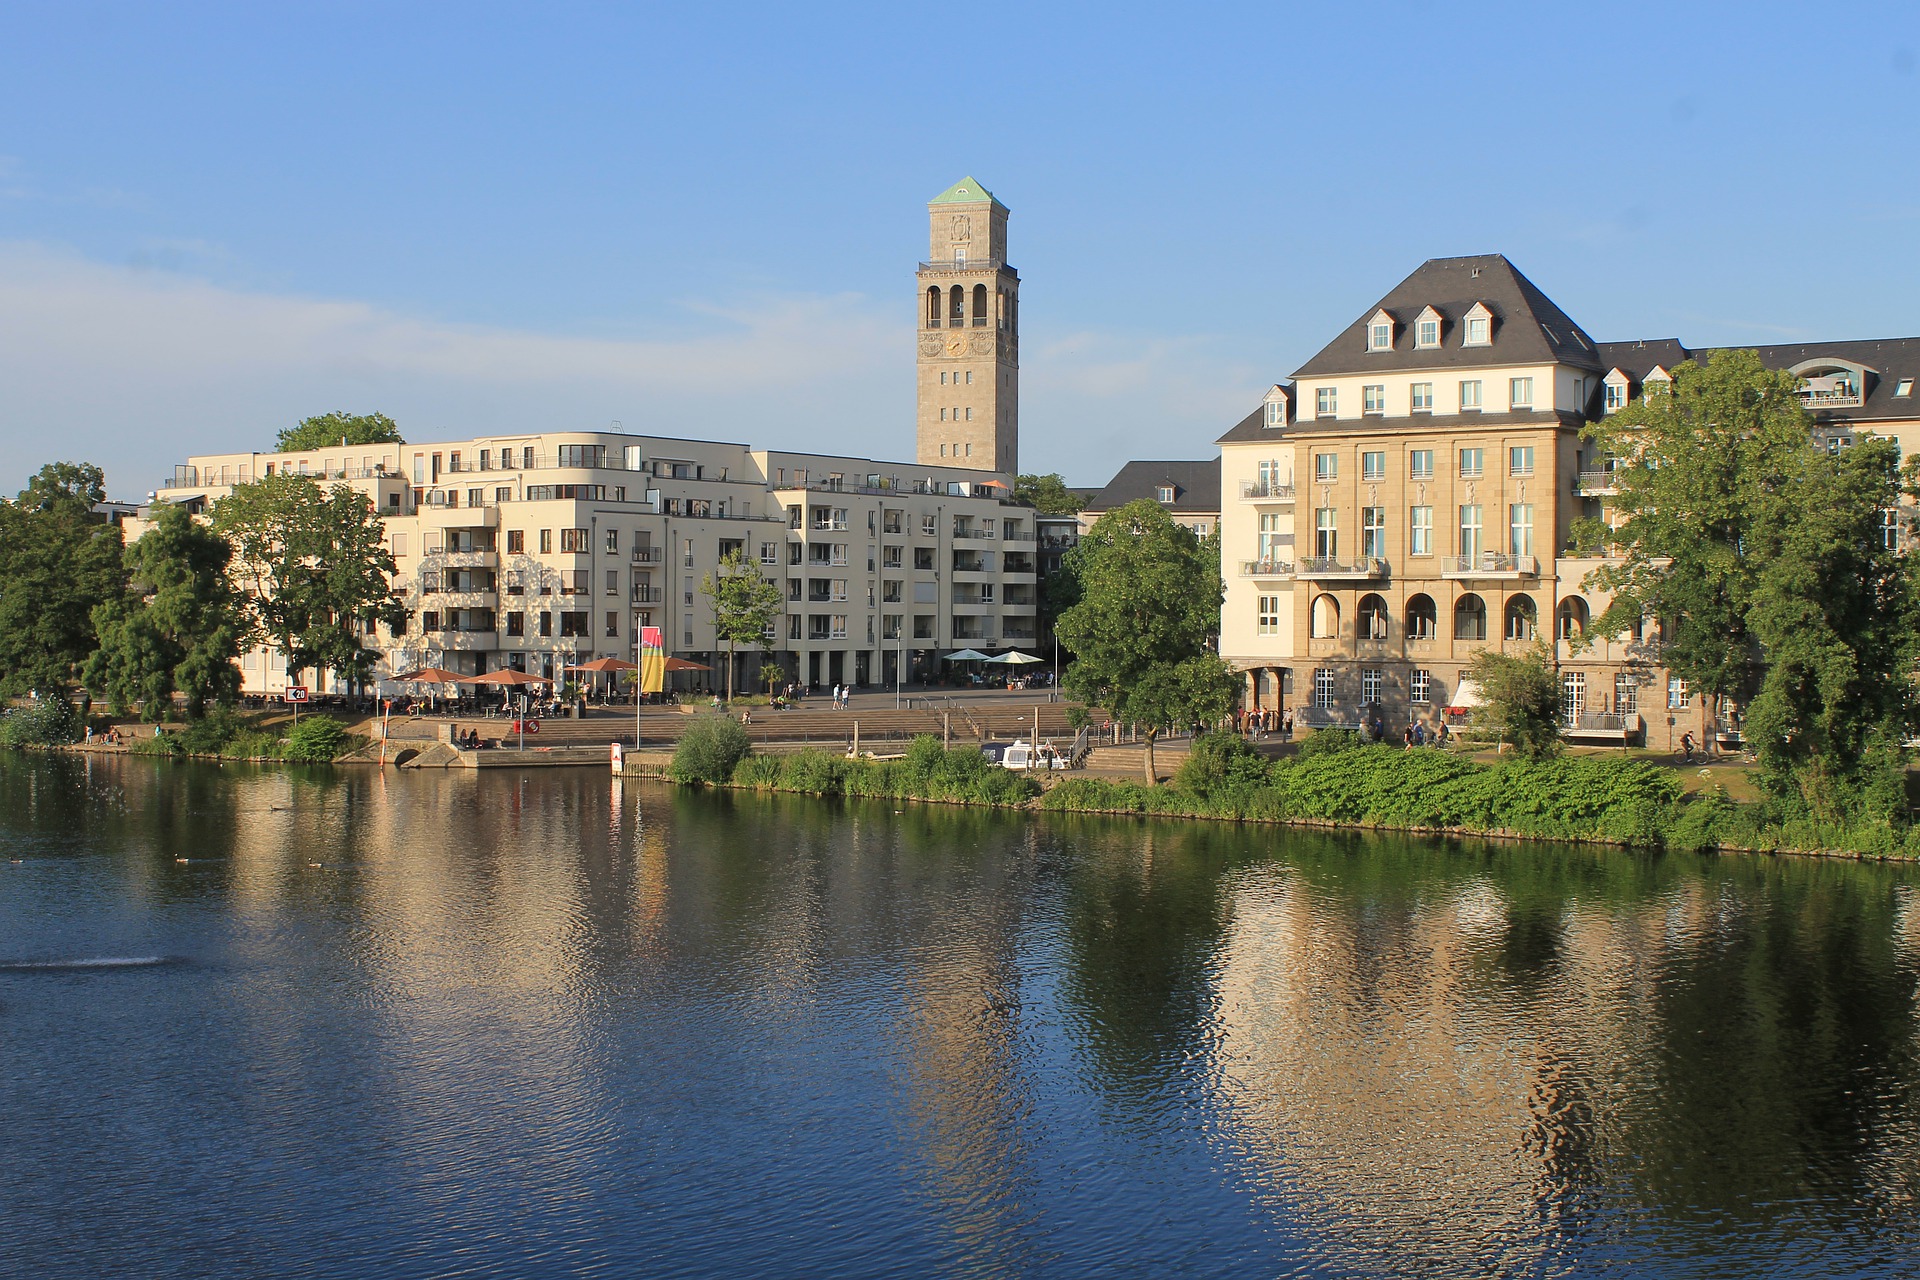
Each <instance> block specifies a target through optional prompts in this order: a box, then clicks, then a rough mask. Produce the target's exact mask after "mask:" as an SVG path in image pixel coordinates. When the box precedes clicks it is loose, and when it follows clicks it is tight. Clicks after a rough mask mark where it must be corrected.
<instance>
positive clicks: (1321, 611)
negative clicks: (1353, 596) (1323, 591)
mask: <svg viewBox="0 0 1920 1280" xmlns="http://www.w3.org/2000/svg"><path fill="white" fill-rule="evenodd" d="M1308 623H1309V624H1310V625H1309V627H1308V630H1309V632H1310V633H1311V634H1312V636H1313V638H1314V639H1316V640H1332V639H1337V638H1338V637H1339V635H1340V602H1339V601H1338V600H1335V599H1334V598H1333V597H1332V596H1329V595H1318V596H1315V597H1314V598H1313V616H1312V617H1310V618H1309V619H1308Z"/></svg>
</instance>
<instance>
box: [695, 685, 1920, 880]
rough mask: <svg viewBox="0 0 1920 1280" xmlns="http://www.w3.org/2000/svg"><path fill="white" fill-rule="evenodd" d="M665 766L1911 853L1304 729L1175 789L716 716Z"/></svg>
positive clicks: (1218, 756) (1483, 831)
mask: <svg viewBox="0 0 1920 1280" xmlns="http://www.w3.org/2000/svg"><path fill="white" fill-rule="evenodd" d="M672 776H673V778H674V779H675V780H676V781H679V782H683V783H692V784H705V785H720V786H733V787H741V788H747V789H753V790H763V791H792V792H800V793H804V794H808V795H821V796H850V797H884V798H891V799H912V800H933V801H943V802H948V803H961V804H979V805H992V806H996V807H1002V808H1026V809H1038V810H1044V811H1049V812H1060V813H1110V814H1151V815H1157V816H1166V817H1187V818H1212V819H1221V820H1227V821H1240V822H1272V823H1298V824H1302V825H1316V826H1343V827H1386V828H1396V829H1402V830H1412V831H1430V832H1443V833H1457V834H1462V835H1508V836H1523V837H1529V838H1534V839H1544V840H1575V841H1600V842H1606V843H1609V844H1618V845H1627V846H1631V847H1636V848H1666V849H1673V850H1677V851H1682V852H1694V851H1706V850H1711V849H1717V848H1725V849H1748V850H1763V851H1782V852H1808V853H1812V852H1846V853H1859V854H1868V855H1883V856H1896V857H1911V856H1915V855H1916V854H1920V831H1914V832H1907V831H1899V830H1896V829H1894V828H1893V827H1892V826H1891V825H1889V824H1879V825H1875V826H1867V827H1856V828H1835V827H1832V826H1823V825H1822V824H1819V823H1816V822H1814V821H1812V820H1810V819H1796V818H1794V817H1792V816H1790V815H1781V814H1779V813H1778V812H1776V811H1773V810H1771V809H1770V808H1769V807H1768V806H1767V805H1766V804H1765V803H1764V802H1759V803H1741V802H1736V801H1733V800H1730V799H1728V798H1727V796H1726V794H1725V793H1724V792H1723V791H1721V790H1719V789H1718V788H1715V789H1712V790H1708V791H1704V792H1699V793H1695V794H1691V795H1690V794H1688V793H1687V792H1686V790H1685V789H1684V788H1683V787H1682V786H1681V783H1680V781H1679V779H1678V778H1676V777H1675V775H1674V773H1673V771H1672V770H1671V769H1667V768H1663V767H1661V766H1659V765H1656V764H1653V763H1650V762H1648V761H1646V760H1640V759H1631V758H1626V757H1621V756H1616V755H1604V756H1602V755H1581V756H1562V757H1559V758H1556V759H1551V760H1544V761H1529V760H1518V759H1515V760H1507V761H1502V762H1499V763H1494V764H1488V763H1483V762H1480V761H1476V760H1472V759H1469V758H1467V757H1465V756H1461V755H1455V754H1451V753H1448V752H1443V751H1429V750H1422V751H1412V752H1409V751H1405V750H1402V749H1401V748H1399V747H1390V746H1367V745H1359V744H1357V743H1354V742H1352V741H1351V740H1350V739H1346V738H1342V737H1339V736H1335V735H1316V736H1315V738H1310V739H1308V741H1307V743H1306V744H1305V745H1304V746H1303V748H1302V750H1301V752H1300V753H1299V754H1298V755H1296V756H1291V757H1287V758H1283V759H1278V760H1273V759H1268V758H1267V757H1265V756H1262V755H1260V754H1259V753H1258V752H1256V751H1254V750H1253V749H1252V748H1251V747H1249V746H1248V745H1247V744H1246V743H1245V742H1244V741H1242V740H1240V739H1238V738H1235V737H1231V736H1222V737H1207V738H1202V739H1200V740H1199V741H1197V742H1196V743H1195V745H1194V749H1193V751H1192V753H1191V754H1190V755H1189V757H1188V759H1187V761H1186V762H1185V763H1184V764H1183V765H1182V766H1181V768H1180V772H1179V773H1178V775H1176V777H1175V778H1174V780H1173V781H1172V782H1171V783H1168V784H1165V785H1162V786H1157V787H1148V786H1145V785H1143V784H1141V783H1137V782H1126V781H1112V780H1107V779H1101V778H1090V777H1085V776H1071V777H1065V778H1060V779H1058V780H1057V781H1052V785H1050V786H1048V787H1047V788H1045V789H1044V790H1043V789H1042V788H1041V787H1040V785H1039V784H1038V783H1037V782H1036V781H1034V779H1032V778H1030V777H1027V776H1024V775H1021V774H1016V773H1013V772H1010V771H1008V770H1006V769H1002V768H1000V767H999V766H997V765H994V764H992V763H991V762H989V761H988V760H986V759H985V758H984V757H983V756H982V755H981V754H980V753H979V752H978V751H976V750H973V749H971V748H956V749H953V750H947V749H944V748H942V746H941V745H940V742H939V741H938V740H937V739H934V738H930V737H926V738H919V739H916V740H915V741H914V743H913V745H912V747H911V748H910V749H909V750H908V752H907V754H906V755H905V757H903V758H902V759H899V760H849V759H846V758H844V757H842V756H839V755H836V754H829V753H827V752H824V751H802V752H797V753H795V754H792V755H785V756H759V755H754V754H752V752H751V750H750V746H749V744H748V743H747V742H746V741H745V737H744V735H743V734H737V733H735V732H733V731H732V730H731V729H730V728H729V726H728V724H727V722H725V721H721V720H720V719H719V718H717V717H715V718H714V719H712V720H711V721H704V722H701V723H699V724H697V725H695V726H689V732H688V735H687V736H686V737H685V738H683V739H682V742H681V745H680V748H679V749H678V750H677V751H676V753H675V756H674V764H673V769H672Z"/></svg>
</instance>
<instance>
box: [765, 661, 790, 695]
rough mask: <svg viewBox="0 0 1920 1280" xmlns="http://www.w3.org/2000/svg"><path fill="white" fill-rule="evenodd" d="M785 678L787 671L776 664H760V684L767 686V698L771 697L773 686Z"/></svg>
mask: <svg viewBox="0 0 1920 1280" xmlns="http://www.w3.org/2000/svg"><path fill="white" fill-rule="evenodd" d="M786 678H787V670H786V668H785V667H783V666H781V665H780V664H779V663H777V662H763V663H761V664H760V683H761V684H763V685H765V686H767V697H768V698H769V699H771V698H772V697H773V690H774V686H775V685H778V684H779V683H780V682H781V681H782V680H784V679H786Z"/></svg>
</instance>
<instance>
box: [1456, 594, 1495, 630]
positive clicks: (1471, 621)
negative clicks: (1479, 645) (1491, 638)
mask: <svg viewBox="0 0 1920 1280" xmlns="http://www.w3.org/2000/svg"><path fill="white" fill-rule="evenodd" d="M1453 638H1454V639H1455V640H1485V639H1486V638H1487V602H1486V601H1485V600H1482V599H1481V598H1480V597H1479V596H1477V595H1474V594H1473V593H1472V592H1468V593H1467V594H1466V595H1463V596H1461V597H1460V599H1459V600H1458V601H1457V602H1455V604H1454V606H1453Z"/></svg>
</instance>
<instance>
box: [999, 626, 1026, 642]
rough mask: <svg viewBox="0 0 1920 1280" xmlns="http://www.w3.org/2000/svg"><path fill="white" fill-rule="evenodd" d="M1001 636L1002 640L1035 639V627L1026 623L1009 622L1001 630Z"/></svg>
mask: <svg viewBox="0 0 1920 1280" xmlns="http://www.w3.org/2000/svg"><path fill="white" fill-rule="evenodd" d="M1000 638H1001V639H1002V640H1031V639H1033V628H1032V627H1031V626H1026V625H1020V626H1015V625H1014V624H1013V623H1011V622H1009V623H1008V624H1007V625H1006V628H1005V629H1004V630H1003V631H1001V632H1000Z"/></svg>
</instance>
